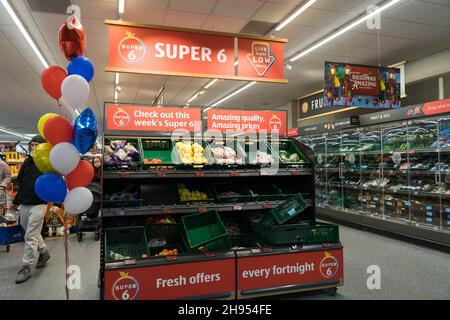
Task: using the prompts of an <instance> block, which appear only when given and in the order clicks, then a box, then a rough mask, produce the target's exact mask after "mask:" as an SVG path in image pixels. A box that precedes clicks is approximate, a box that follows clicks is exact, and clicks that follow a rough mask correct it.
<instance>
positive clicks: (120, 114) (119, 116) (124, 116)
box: [113, 108, 131, 127]
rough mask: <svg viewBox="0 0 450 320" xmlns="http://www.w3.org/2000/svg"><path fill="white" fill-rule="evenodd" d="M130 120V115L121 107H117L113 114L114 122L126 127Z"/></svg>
mask: <svg viewBox="0 0 450 320" xmlns="http://www.w3.org/2000/svg"><path fill="white" fill-rule="evenodd" d="M130 120H131V118H130V115H129V114H128V113H127V112H126V111H125V110H123V109H121V108H117V111H116V112H115V113H114V114H113V122H114V124H115V125H116V126H118V127H126V126H127V125H128V124H129V123H130Z"/></svg>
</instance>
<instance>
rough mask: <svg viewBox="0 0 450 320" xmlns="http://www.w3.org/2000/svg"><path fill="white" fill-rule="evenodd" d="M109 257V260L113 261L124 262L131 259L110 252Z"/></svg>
mask: <svg viewBox="0 0 450 320" xmlns="http://www.w3.org/2000/svg"><path fill="white" fill-rule="evenodd" d="M109 257H110V258H111V259H113V260H125V259H131V258H130V257H128V256H123V255H121V254H119V253H116V252H113V251H110V252H109Z"/></svg>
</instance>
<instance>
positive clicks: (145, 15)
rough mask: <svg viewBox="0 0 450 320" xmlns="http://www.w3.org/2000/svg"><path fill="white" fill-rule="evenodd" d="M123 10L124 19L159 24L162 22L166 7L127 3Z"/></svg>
mask: <svg viewBox="0 0 450 320" xmlns="http://www.w3.org/2000/svg"><path fill="white" fill-rule="evenodd" d="M125 12H126V19H127V20H129V21H133V22H141V23H146V24H157V25H160V24H162V23H163V19H164V16H165V13H166V9H163V8H147V7H144V6H142V5H139V6H135V5H129V6H127V8H126V9H125Z"/></svg>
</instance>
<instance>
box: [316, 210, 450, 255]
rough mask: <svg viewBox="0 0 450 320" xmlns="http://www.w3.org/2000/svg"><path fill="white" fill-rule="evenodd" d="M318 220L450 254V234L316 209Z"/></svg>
mask: <svg viewBox="0 0 450 320" xmlns="http://www.w3.org/2000/svg"><path fill="white" fill-rule="evenodd" d="M316 217H317V218H318V219H323V220H327V221H330V222H335V223H339V224H342V225H347V226H350V227H354V228H358V229H362V230H366V231H370V232H374V233H378V234H381V235H385V236H389V237H392V238H396V239H399V240H403V241H405V240H407V241H408V242H410V243H411V242H413V243H415V244H418V245H421V246H426V247H430V248H433V249H438V250H441V251H445V252H450V234H449V233H446V232H440V231H434V230H429V229H425V228H420V227H416V226H412V225H409V224H404V223H400V222H394V221H391V220H383V219H381V218H378V217H372V216H365V215H361V214H357V213H351V212H345V211H338V210H333V209H328V208H322V207H316Z"/></svg>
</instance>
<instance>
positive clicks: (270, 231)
mask: <svg viewBox="0 0 450 320" xmlns="http://www.w3.org/2000/svg"><path fill="white" fill-rule="evenodd" d="M253 229H254V232H255V233H256V234H257V235H258V236H259V237H260V238H261V239H263V240H264V242H267V243H269V244H271V245H288V244H300V243H306V241H307V239H308V230H309V223H308V222H304V221H301V222H298V223H297V221H295V222H293V223H286V224H283V225H276V224H272V225H270V224H265V223H262V222H260V223H258V224H255V225H254V226H253Z"/></svg>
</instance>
